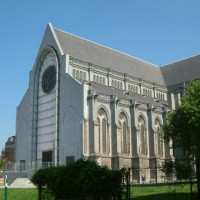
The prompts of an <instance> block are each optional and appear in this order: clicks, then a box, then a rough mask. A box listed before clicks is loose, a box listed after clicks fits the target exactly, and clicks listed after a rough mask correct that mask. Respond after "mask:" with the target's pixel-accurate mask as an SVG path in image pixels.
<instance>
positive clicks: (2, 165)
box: [0, 160, 7, 172]
mask: <svg viewBox="0 0 200 200" xmlns="http://www.w3.org/2000/svg"><path fill="white" fill-rule="evenodd" d="M6 162H7V161H6V160H3V161H1V162H0V172H1V171H2V170H3V168H4V166H5V165H6Z"/></svg>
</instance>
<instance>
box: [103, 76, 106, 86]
mask: <svg viewBox="0 0 200 200" xmlns="http://www.w3.org/2000/svg"><path fill="white" fill-rule="evenodd" d="M105 84H106V83H105V78H104V77H103V85H105Z"/></svg>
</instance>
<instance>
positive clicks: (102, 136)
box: [95, 108, 110, 154]
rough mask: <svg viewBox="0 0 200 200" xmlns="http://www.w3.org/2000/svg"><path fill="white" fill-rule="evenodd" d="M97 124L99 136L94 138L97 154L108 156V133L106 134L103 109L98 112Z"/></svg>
mask: <svg viewBox="0 0 200 200" xmlns="http://www.w3.org/2000/svg"><path fill="white" fill-rule="evenodd" d="M97 119H98V122H99V131H98V132H99V134H98V135H97V136H95V137H98V138H96V139H95V141H96V144H98V145H99V152H101V153H104V154H108V153H109V151H110V147H109V132H108V118H107V114H106V112H105V111H104V109H103V108H100V109H99V110H98V117H97Z"/></svg>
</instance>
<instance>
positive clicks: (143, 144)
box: [138, 116, 148, 155]
mask: <svg viewBox="0 0 200 200" xmlns="http://www.w3.org/2000/svg"><path fill="white" fill-rule="evenodd" d="M138 128H139V143H140V144H139V147H140V154H143V155H147V153H148V152H147V133H146V127H145V121H144V119H143V117H142V116H139V117H138Z"/></svg>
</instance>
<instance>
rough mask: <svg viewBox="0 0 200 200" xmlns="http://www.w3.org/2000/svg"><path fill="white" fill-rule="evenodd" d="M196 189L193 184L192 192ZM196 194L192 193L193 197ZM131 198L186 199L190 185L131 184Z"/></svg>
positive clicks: (143, 199) (142, 199) (153, 199)
mask: <svg viewBox="0 0 200 200" xmlns="http://www.w3.org/2000/svg"><path fill="white" fill-rule="evenodd" d="M196 191H197V187H196V185H194V186H193V192H196ZM195 197H196V194H193V199H195ZM131 199H132V200H188V199H191V198H190V185H189V184H178V185H149V186H146V185H144V186H132V187H131Z"/></svg>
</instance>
